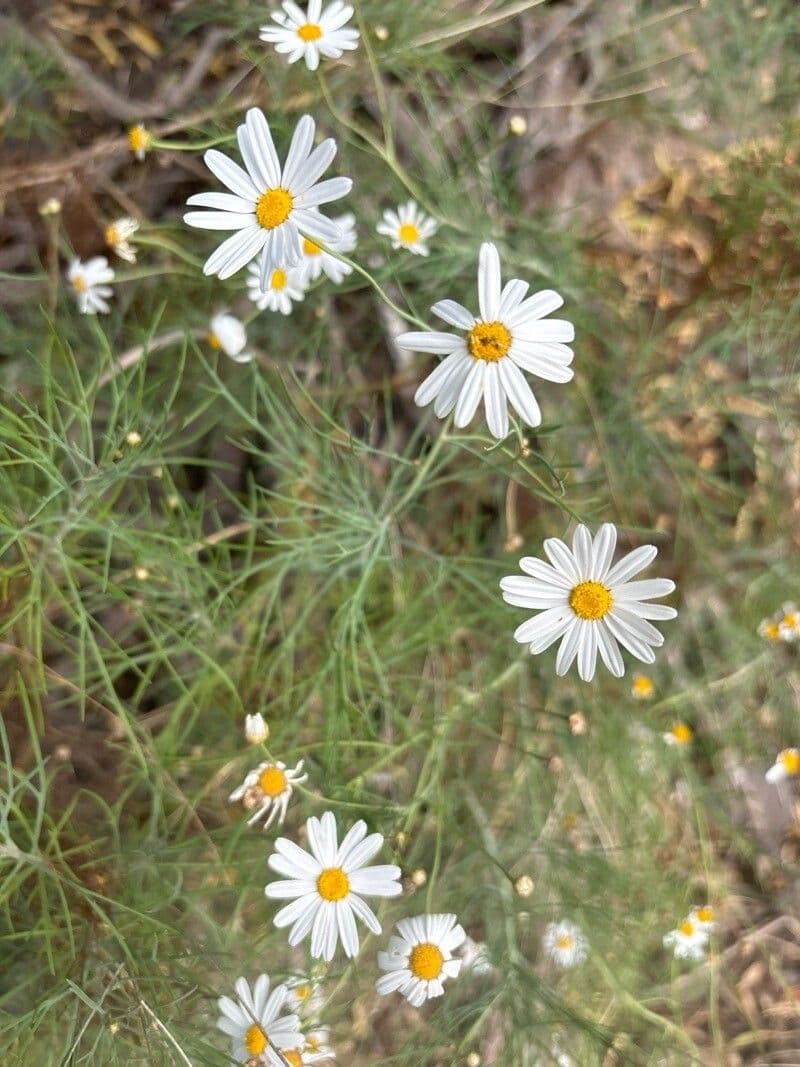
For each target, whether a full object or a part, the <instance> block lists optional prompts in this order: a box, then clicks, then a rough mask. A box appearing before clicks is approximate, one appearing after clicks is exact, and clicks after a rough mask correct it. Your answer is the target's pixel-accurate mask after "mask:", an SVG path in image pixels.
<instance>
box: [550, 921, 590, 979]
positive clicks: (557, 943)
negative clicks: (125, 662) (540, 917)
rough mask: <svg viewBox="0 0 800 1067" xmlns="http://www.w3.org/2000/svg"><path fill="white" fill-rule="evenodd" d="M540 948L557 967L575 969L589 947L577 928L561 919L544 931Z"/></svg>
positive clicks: (586, 953)
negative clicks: (542, 948)
mask: <svg viewBox="0 0 800 1067" xmlns="http://www.w3.org/2000/svg"><path fill="white" fill-rule="evenodd" d="M542 946H543V947H544V950H545V952H546V953H547V955H548V956H549V957H550V959H551V960H552V961H553V963H555V964H556V965H557V966H558V967H565V968H566V967H577V966H578V964H579V963H583V961H584V960H585V959H586V957H587V955H588V954H589V945H588V942H587V941H586V938H585V937H584V935H583V933H582V931H581V929H580V927H579V926H576V925H575V923H573V922H570V921H569V919H562V920H561V922H557V923H550V924H549V925H548V926H547V928H546V929H545V932H544V936H543V938H542Z"/></svg>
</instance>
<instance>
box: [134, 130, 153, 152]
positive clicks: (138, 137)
mask: <svg viewBox="0 0 800 1067" xmlns="http://www.w3.org/2000/svg"><path fill="white" fill-rule="evenodd" d="M152 143H153V138H152V137H151V136H150V134H149V133H148V132H147V130H146V129H145V128H144V126H131V128H130V129H129V130H128V146H129V148H130V150H131V152H146V151H147V149H148V148H149V147H150V145H151V144H152Z"/></svg>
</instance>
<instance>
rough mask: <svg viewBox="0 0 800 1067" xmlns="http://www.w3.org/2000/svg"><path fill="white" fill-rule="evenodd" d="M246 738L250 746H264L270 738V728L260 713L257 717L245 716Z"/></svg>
mask: <svg viewBox="0 0 800 1067" xmlns="http://www.w3.org/2000/svg"><path fill="white" fill-rule="evenodd" d="M244 736H245V738H246V739H247V743H248V744H250V745H262V744H263V743H264V742H265V741H266V740H267V738H268V737H269V726H268V725H267V721H266V719H265V718H264V716H263V715H262V714H261V712H260V711H257V712H256V714H255V715H245V717H244Z"/></svg>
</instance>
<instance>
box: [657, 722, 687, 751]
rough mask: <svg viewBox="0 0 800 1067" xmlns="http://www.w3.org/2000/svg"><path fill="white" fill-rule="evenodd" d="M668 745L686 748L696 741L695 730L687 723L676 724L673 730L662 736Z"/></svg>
mask: <svg viewBox="0 0 800 1067" xmlns="http://www.w3.org/2000/svg"><path fill="white" fill-rule="evenodd" d="M661 736H662V737H663V739H664V741H665V742H666V743H667V744H668V745H672V746H673V747H675V748H686V746H687V745H690V744H691V743H692V741H693V740H694V730H693V729H692V728H691V726H689V725H688V724H687V723H685V722H676V723H675V725H674V726H673V727H671V729H669V730H667V732H666V733H663V734H662V735H661Z"/></svg>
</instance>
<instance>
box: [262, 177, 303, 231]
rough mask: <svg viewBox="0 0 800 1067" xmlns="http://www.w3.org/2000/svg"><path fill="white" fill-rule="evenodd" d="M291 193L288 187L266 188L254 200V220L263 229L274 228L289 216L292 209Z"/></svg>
mask: <svg viewBox="0 0 800 1067" xmlns="http://www.w3.org/2000/svg"><path fill="white" fill-rule="evenodd" d="M293 203H294V201H293V199H292V194H291V193H290V192H289V190H288V189H282V188H280V187H278V188H277V189H267V191H266V192H265V193H262V194H261V196H260V197H259V198H258V200H257V201H256V220H257V221H258V225H259V226H263V227H264V229H265V230H274V229H275V227H276V226H280V224H281V223H282V222H286V220H287V219H288V218H289V212H290V211H291V210H292V204H293Z"/></svg>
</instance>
